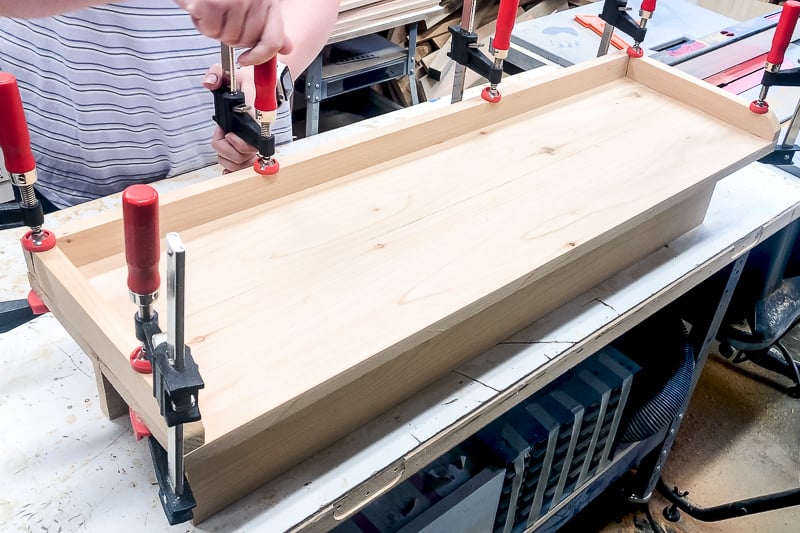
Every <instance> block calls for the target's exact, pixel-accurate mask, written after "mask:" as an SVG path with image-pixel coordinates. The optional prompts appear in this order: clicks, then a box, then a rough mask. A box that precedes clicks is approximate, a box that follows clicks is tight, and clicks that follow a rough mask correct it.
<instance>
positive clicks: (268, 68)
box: [253, 56, 278, 112]
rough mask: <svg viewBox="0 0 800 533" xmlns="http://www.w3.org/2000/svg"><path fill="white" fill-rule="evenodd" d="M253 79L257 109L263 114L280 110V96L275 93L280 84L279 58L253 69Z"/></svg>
mask: <svg viewBox="0 0 800 533" xmlns="http://www.w3.org/2000/svg"><path fill="white" fill-rule="evenodd" d="M253 78H254V79H255V85H256V101H255V108H256V109H258V110H259V111H262V112H264V111H266V112H269V111H275V110H276V109H278V96H277V93H276V92H275V87H276V86H277V83H278V58H277V56H275V57H273V58H272V59H270V60H268V61H267V62H266V63H261V64H260V65H256V66H255V67H253Z"/></svg>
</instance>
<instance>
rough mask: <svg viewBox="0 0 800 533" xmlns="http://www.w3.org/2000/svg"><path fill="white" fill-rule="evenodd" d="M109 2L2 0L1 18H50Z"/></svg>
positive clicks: (0, 6)
mask: <svg viewBox="0 0 800 533" xmlns="http://www.w3.org/2000/svg"><path fill="white" fill-rule="evenodd" d="M107 2H108V0H106V1H103V0H35V1H29V2H25V1H22V0H0V16H1V17H21V18H35V17H49V16H50V15H58V14H59V13H67V12H68V11H75V10H76V9H82V8H84V7H88V6H94V5H100V4H105V3H107Z"/></svg>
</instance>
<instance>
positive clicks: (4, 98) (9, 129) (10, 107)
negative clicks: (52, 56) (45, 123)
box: [0, 72, 56, 333]
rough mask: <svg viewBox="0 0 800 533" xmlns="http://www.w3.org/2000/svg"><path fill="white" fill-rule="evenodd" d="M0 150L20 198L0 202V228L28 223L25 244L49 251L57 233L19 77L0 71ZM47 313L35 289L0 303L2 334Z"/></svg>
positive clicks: (26, 247) (34, 249) (33, 249)
mask: <svg viewBox="0 0 800 533" xmlns="http://www.w3.org/2000/svg"><path fill="white" fill-rule="evenodd" d="M0 117H3V119H4V123H3V127H2V128H0V151H2V153H3V162H4V165H5V168H6V170H8V173H9V174H10V176H11V183H12V185H13V186H14V190H15V196H17V197H18V198H19V200H20V201H17V202H14V203H9V204H2V205H0V230H4V229H12V228H20V227H23V226H28V228H30V229H29V231H28V232H27V233H26V234H25V236H24V237H23V238H22V246H23V248H25V250H27V251H29V252H34V253H35V252H45V251H47V250H50V249H51V248H53V247H54V246H55V245H56V236H55V234H54V233H52V232H50V231H48V230H46V229H44V228H43V227H42V226H43V225H44V212H43V211H42V206H41V204H40V203H39V200H38V199H37V198H36V193H35V191H34V190H33V184H34V183H36V163H35V162H34V159H33V153H32V152H31V138H30V134H29V132H28V124H27V121H26V120H25V111H24V110H23V108H22V99H21V97H20V94H19V86H18V85H17V80H16V78H14V76H12V75H11V74H8V73H7V72H0ZM45 312H47V307H46V306H45V304H44V303H43V302H42V300H41V299H40V298H39V296H38V295H37V294H36V293H34V292H33V291H31V292H30V293H28V298H27V299H21V300H13V301H9V302H0V333H5V332H7V331H11V330H12V329H14V328H16V327H18V326H21V325H22V324H25V323H26V322H28V321H29V320H31V319H33V318H35V317H36V316H38V315H40V314H43V313H45Z"/></svg>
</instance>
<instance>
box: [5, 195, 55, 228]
mask: <svg viewBox="0 0 800 533" xmlns="http://www.w3.org/2000/svg"><path fill="white" fill-rule="evenodd" d="M42 225H44V211H43V210H42V204H41V203H39V200H36V203H35V204H34V205H32V206H27V205H22V203H21V202H15V203H7V204H2V205H0V230H4V229H13V228H21V227H22V226H27V227H29V228H36V227H41V226H42Z"/></svg>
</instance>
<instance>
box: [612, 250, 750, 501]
mask: <svg viewBox="0 0 800 533" xmlns="http://www.w3.org/2000/svg"><path fill="white" fill-rule="evenodd" d="M748 255H749V254H744V255H743V256H741V257H739V258H738V259H737V260H736V262H735V263H733V266H732V267H730V272H729V274H728V275H727V279H725V281H724V287H723V288H722V292H721V294H720V295H719V298H718V300H717V301H718V302H719V303H718V304H717V307H716V309H715V311H714V313H713V315H712V316H711V317H710V318H706V319H704V317H700V319H699V320H696V321H694V322H692V325H693V327H692V339H693V340H694V342H697V341H699V342H697V344H696V349H695V353H696V354H697V355H696V364H695V369H694V373H693V374H692V382H691V386H690V387H689V394H688V395H687V396H686V398H685V399H684V401H683V405H682V406H681V409H680V411H679V413H678V415H677V416H676V417H675V418H674V419H673V420H672V423H671V424H670V426H669V429H668V430H667V435H666V438H665V439H664V442H663V444H662V445H661V446H660V447H659V448H656V449H655V450H654V451H653V452H651V453H650V454H649V455H648V456H647V457H645V458H644V459H643V460H642V462H641V463H640V465H639V471H640V472H641V473H642V474H641V475H640V477H639V480H640V481H641V482H640V483H639V486H638V487H636V488H634V490H633V491H632V494H631V496H629V498H628V499H629V500H630V501H632V502H634V503H645V502H647V501H648V500H650V497H651V496H652V495H653V491H654V490H655V488H656V484H657V483H658V480H659V479H660V477H661V471H662V469H663V467H664V464H665V463H666V461H667V457H668V456H669V452H670V450H671V449H672V444H673V443H674V442H675V437H676V436H677V434H678V429H679V428H680V425H681V422H683V419H684V416H685V415H686V410H687V408H688V407H689V401H690V400H691V397H692V394H693V393H694V389H695V387H696V386H697V382H698V380H699V379H700V375H701V373H702V372H703V368H704V367H705V364H706V360H707V359H708V353H709V351H710V350H711V344H712V342H714V339H715V338H716V335H717V331H718V330H719V327H720V324H721V323H722V319H723V317H724V316H725V312H726V311H727V309H728V304H729V303H730V301H731V297H732V296H733V292H734V289H735V288H736V284H737V283H738V282H739V278H740V277H741V275H742V271H743V270H744V265H745V262H746V261H747V257H748ZM723 279H724V278H723ZM701 335H702V336H701Z"/></svg>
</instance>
